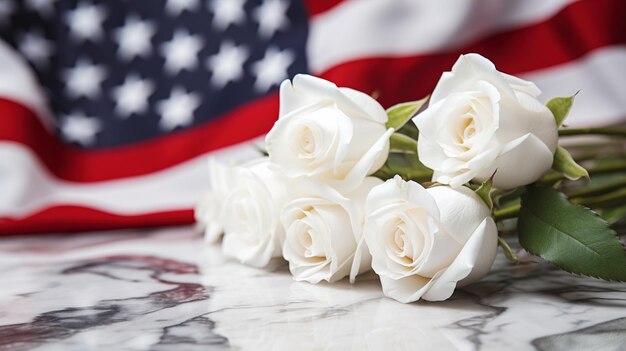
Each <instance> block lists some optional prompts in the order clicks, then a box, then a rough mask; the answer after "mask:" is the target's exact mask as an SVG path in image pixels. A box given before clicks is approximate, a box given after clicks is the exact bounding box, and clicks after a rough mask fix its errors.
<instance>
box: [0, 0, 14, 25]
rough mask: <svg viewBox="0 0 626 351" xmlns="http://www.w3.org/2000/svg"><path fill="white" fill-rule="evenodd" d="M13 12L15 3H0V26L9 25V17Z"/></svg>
mask: <svg viewBox="0 0 626 351" xmlns="http://www.w3.org/2000/svg"><path fill="white" fill-rule="evenodd" d="M13 12H15V3H14V2H13V1H6V0H5V1H0V24H2V25H5V24H8V23H9V17H11V15H13Z"/></svg>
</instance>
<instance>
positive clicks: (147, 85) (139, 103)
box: [112, 74, 154, 118]
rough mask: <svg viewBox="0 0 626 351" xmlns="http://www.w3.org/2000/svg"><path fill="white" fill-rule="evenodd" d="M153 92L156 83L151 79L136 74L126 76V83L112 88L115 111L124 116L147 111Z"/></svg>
mask: <svg viewBox="0 0 626 351" xmlns="http://www.w3.org/2000/svg"><path fill="white" fill-rule="evenodd" d="M153 92H154V83H153V82H152V81H150V80H149V79H141V78H139V76H137V75H135V74H131V75H128V76H126V79H125V80H124V83H123V84H122V85H120V86H118V87H115V88H113V90H112V96H113V99H115V102H116V104H115V112H116V113H117V114H119V115H120V116H121V117H124V118H128V117H129V116H130V115H132V114H140V113H143V112H145V111H146V110H147V109H148V98H149V97H150V95H152V93H153Z"/></svg>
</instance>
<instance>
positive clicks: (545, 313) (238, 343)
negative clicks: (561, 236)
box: [0, 227, 626, 351]
mask: <svg viewBox="0 0 626 351" xmlns="http://www.w3.org/2000/svg"><path fill="white" fill-rule="evenodd" d="M31 349H32V350H100V349H104V350H296V349H298V350H570V351H571V350H592V349H593V350H626V284H624V283H609V282H604V281H599V280H595V279H590V278H580V277H575V276H571V275H569V274H566V273H563V272H560V271H558V270H556V269H554V268H552V267H551V266H549V265H547V264H545V263H540V262H531V263H526V264H523V265H520V266H513V265H511V264H509V263H508V262H506V260H505V259H504V258H503V257H498V260H497V262H496V264H495V266H494V269H493V271H492V272H491V273H490V274H489V276H487V277H486V278H485V279H483V280H482V281H480V282H478V283H476V284H473V285H471V286H468V287H465V288H463V289H461V290H458V291H457V292H456V293H455V294H454V295H453V297H452V298H451V299H450V300H448V301H445V302H439V303H429V302H419V303H414V304H409V305H403V304H400V303H398V302H395V301H393V300H390V299H387V298H384V297H383V296H382V293H381V290H380V284H379V283H378V281H377V279H376V276H374V275H373V274H370V275H368V276H365V277H362V278H361V279H359V280H358V281H357V283H356V284H355V285H350V284H349V283H347V282H345V281H342V282H339V283H336V284H332V285H331V284H319V285H311V284H308V283H299V282H295V281H293V280H292V279H291V277H290V275H289V272H288V271H287V268H286V266H285V265H284V264H282V263H281V262H274V263H273V264H272V266H271V267H270V268H269V269H266V270H259V269H254V268H250V267H246V266H243V265H240V264H239V263H237V262H234V261H232V260H229V259H226V258H225V257H223V256H222V255H221V253H220V251H219V248H218V247H214V246H205V244H204V243H203V242H202V240H201V238H200V237H199V235H198V234H197V233H194V231H193V229H192V228H188V227H181V228H174V229H161V230H144V231H123V232H109V233H89V234H84V235H71V236H68V235H59V236H56V235H47V236H45V235H44V236H23V237H12V238H2V239H0V350H31Z"/></svg>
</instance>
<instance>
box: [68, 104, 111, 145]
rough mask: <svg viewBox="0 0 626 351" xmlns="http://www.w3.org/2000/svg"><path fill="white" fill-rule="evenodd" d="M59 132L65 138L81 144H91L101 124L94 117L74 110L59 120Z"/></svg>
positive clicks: (100, 128)
mask: <svg viewBox="0 0 626 351" xmlns="http://www.w3.org/2000/svg"><path fill="white" fill-rule="evenodd" d="M60 129H61V134H63V137H64V138H65V140H67V141H69V142H76V143H79V144H81V145H83V146H87V145H90V144H93V143H94V141H95V139H96V134H98V132H100V131H101V130H102V124H101V123H100V121H99V120H98V119H97V118H96V117H88V116H86V115H85V114H84V113H82V112H74V113H72V114H70V115H68V116H65V117H64V118H63V119H62V121H61V128H60Z"/></svg>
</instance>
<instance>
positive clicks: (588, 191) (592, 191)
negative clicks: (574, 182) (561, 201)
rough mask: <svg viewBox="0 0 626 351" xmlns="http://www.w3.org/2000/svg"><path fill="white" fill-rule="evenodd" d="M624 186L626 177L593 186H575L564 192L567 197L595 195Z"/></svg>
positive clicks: (625, 185)
mask: <svg viewBox="0 0 626 351" xmlns="http://www.w3.org/2000/svg"><path fill="white" fill-rule="evenodd" d="M624 187H626V178H624V179H619V180H617V181H614V182H610V183H606V184H602V185H599V186H595V187H587V188H575V189H573V190H571V191H565V194H566V195H567V196H568V197H569V198H574V197H586V196H596V195H602V194H606V193H608V192H610V191H613V190H615V189H619V188H624Z"/></svg>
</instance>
